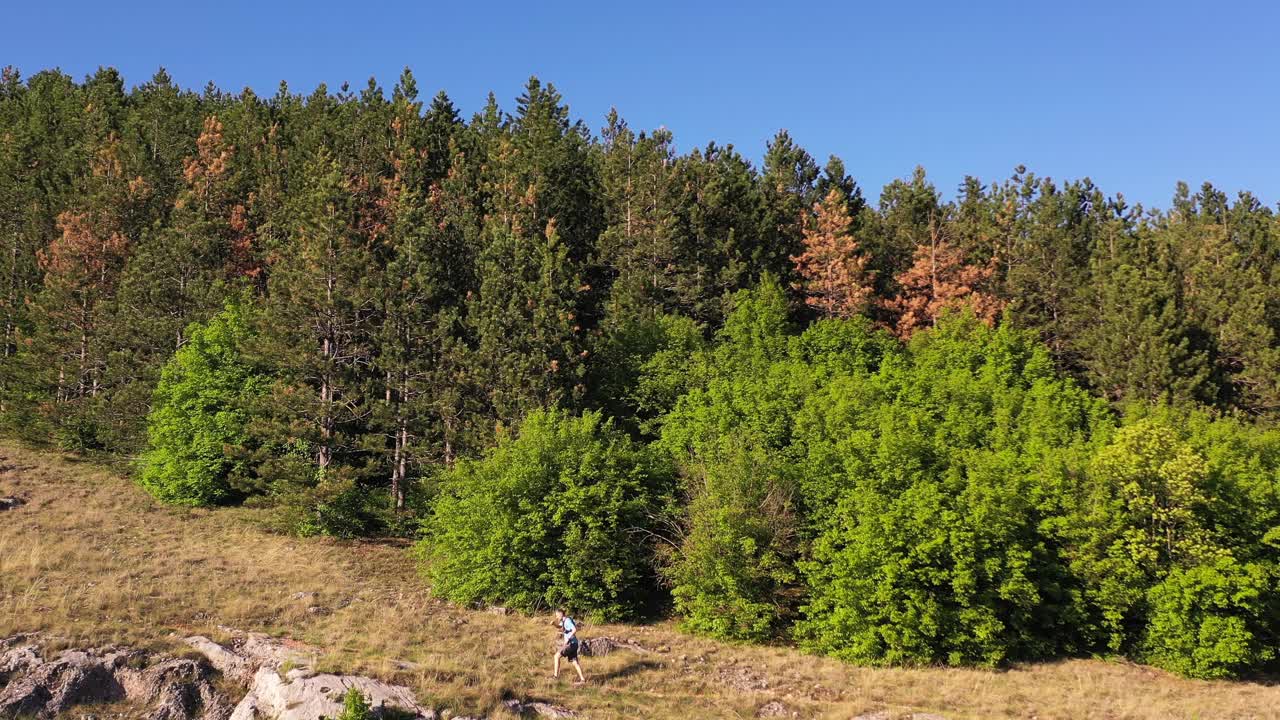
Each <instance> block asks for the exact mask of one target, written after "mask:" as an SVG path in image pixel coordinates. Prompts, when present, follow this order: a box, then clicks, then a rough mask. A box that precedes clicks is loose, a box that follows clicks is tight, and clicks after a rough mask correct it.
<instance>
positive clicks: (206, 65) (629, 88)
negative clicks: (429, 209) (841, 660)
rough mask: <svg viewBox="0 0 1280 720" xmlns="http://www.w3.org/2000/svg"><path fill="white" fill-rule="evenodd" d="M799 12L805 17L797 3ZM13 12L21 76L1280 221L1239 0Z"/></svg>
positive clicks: (1254, 57)
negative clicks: (406, 79) (1251, 212)
mask: <svg viewBox="0 0 1280 720" xmlns="http://www.w3.org/2000/svg"><path fill="white" fill-rule="evenodd" d="M789 4H790V3H787V5H789ZM796 5H797V8H796V9H783V6H784V3H765V2H761V3H756V2H733V3H731V2H720V3H692V2H691V3H679V2H666V1H665V0H649V1H647V2H639V3H610V2H591V3H563V2H535V1H533V0H529V1H527V2H516V3H509V2H499V1H496V0H490V1H488V2H465V1H464V2H449V3H434V2H377V1H375V0H369V1H367V2H363V3H329V2H323V1H318V0H317V1H314V2H307V3H280V2H269V1H268V0H259V1H258V2H239V1H230V2H199V3H195V2H163V3H162V2H128V1H127V0H126V1H124V2H118V3H106V2H101V1H100V0H97V1H95V2H81V1H79V0H76V1H73V2H57V3H55V2H40V1H39V0H25V1H24V0H17V1H16V2H13V3H9V4H8V7H7V8H6V9H5V11H4V13H3V25H2V26H0V64H13V65H16V66H18V68H19V69H20V70H22V72H23V73H24V75H25V74H30V73H32V72H34V71H36V70H39V69H43V68H50V67H60V68H62V69H63V70H64V71H66V72H68V73H70V74H72V75H73V76H75V77H77V78H80V77H82V76H83V75H85V74H86V73H89V72H91V71H93V70H94V69H95V68H96V67H97V66H98V65H114V66H115V67H117V68H119V69H120V71H121V72H122V73H124V75H125V78H126V80H127V81H128V82H129V83H130V84H131V85H132V84H137V83H141V82H143V81H145V80H146V79H147V78H149V77H150V76H151V75H152V73H153V72H154V71H155V70H156V68H157V67H159V66H161V65H163V66H164V67H166V68H167V69H168V70H169V71H170V73H171V74H172V75H173V76H174V77H175V78H176V79H177V80H178V82H180V83H181V84H183V85H184V86H188V87H194V88H200V87H203V85H204V84H205V83H206V82H208V81H210V80H212V81H213V82H215V83H217V84H218V85H219V86H221V87H222V88H224V89H230V90H238V89H240V88H242V87H244V86H250V87H252V88H254V89H255V90H256V91H258V92H260V93H266V94H270V93H272V92H274V90H275V88H276V86H277V85H278V83H279V81H280V80H281V79H284V80H287V81H288V82H289V84H290V86H291V87H292V88H293V89H294V90H295V91H303V92H307V91H310V90H311V89H313V88H314V87H315V85H316V84H317V83H319V82H322V81H323V82H327V83H329V84H330V86H331V87H334V88H336V87H337V86H338V85H340V84H341V83H342V82H343V81H344V80H345V81H350V82H351V84H352V85H353V86H354V87H357V88H359V87H363V85H364V83H365V82H366V81H367V80H368V78H369V76H370V75H374V76H377V77H378V79H379V80H380V81H381V82H382V83H383V85H384V86H385V87H387V88H389V87H390V86H391V85H392V84H393V83H394V82H395V79H396V77H397V76H398V74H399V72H400V69H401V68H402V67H404V66H405V65H408V66H410V67H412V68H413V70H414V72H415V74H416V75H417V77H418V83H419V87H420V89H421V91H422V93H423V94H424V95H428V96H429V95H430V94H432V93H434V92H435V91H436V90H437V89H440V88H443V89H445V90H446V91H448V92H449V94H450V95H451V96H452V97H453V98H454V101H455V102H456V103H457V104H458V105H459V106H460V107H461V108H462V109H463V111H464V112H465V113H466V114H467V115H468V116H469V115H470V113H471V112H473V111H475V110H476V109H478V108H479V107H480V106H481V105H482V104H483V101H484V98H485V96H486V94H487V93H488V92H489V91H490V90H493V91H494V92H496V93H497V95H498V97H499V99H500V101H501V102H502V104H503V106H504V108H507V109H511V108H513V107H514V98H515V97H516V96H517V95H518V94H519V90H520V86H521V85H522V84H523V83H524V81H525V80H526V78H527V77H528V76H529V75H530V74H536V75H538V76H539V77H541V78H542V79H543V80H546V81H550V82H553V83H554V84H555V85H556V86H557V87H558V88H559V89H560V90H561V92H562V94H563V95H564V96H565V98H566V100H567V101H568V102H569V104H570V107H571V109H572V111H573V114H574V115H575V116H576V117H582V118H584V119H586V121H587V122H588V124H589V125H590V126H591V127H592V128H594V129H598V128H599V127H600V126H601V124H602V122H603V117H604V115H605V113H606V112H607V111H608V109H609V107H610V106H611V105H614V106H617V107H618V109H619V111H620V112H621V113H622V114H623V116H624V117H626V118H627V120H628V121H629V122H630V123H631V125H632V126H633V127H636V128H646V127H655V126H658V125H665V126H667V127H668V128H670V129H671V130H672V131H673V132H674V133H675V136H676V141H677V143H678V146H679V148H680V150H681V151H684V150H688V149H689V148H691V147H693V146H695V145H701V144H704V143H706V142H707V141H708V140H713V139H714V140H716V141H718V142H721V143H733V144H734V145H736V146H737V147H738V148H739V149H740V150H741V151H742V152H744V153H745V154H746V155H747V156H748V157H751V158H753V159H758V158H759V157H760V156H761V155H762V153H763V148H764V143H765V141H766V140H767V139H768V138H769V137H771V136H772V135H773V133H774V132H776V131H777V130H778V129H779V128H787V129H788V130H790V131H791V133H792V135H793V136H794V137H795V138H796V139H797V140H798V141H799V142H800V143H801V144H802V145H803V146H804V147H805V148H807V149H808V150H809V152H810V153H812V154H813V155H814V156H815V157H817V158H818V159H819V162H820V163H821V162H822V161H824V160H825V158H826V156H827V155H828V154H831V153H835V154H838V155H840V156H841V157H843V158H844V159H845V161H846V164H847V166H848V168H849V170H850V172H851V173H852V174H853V175H854V176H855V177H856V178H857V179H858V181H859V182H860V183H861V184H862V185H863V187H864V188H866V190H867V192H868V194H869V195H870V196H871V197H876V196H877V195H878V191H879V188H880V187H881V186H882V185H883V184H884V183H885V182H887V181H888V180H890V179H892V178H894V177H900V176H904V175H908V174H909V173H910V172H911V169H912V168H913V167H914V166H915V165H916V164H922V165H924V166H925V167H926V169H927V170H928V171H929V174H930V177H931V178H932V179H933V180H934V182H935V183H937V185H938V186H939V187H940V188H941V189H942V190H943V192H944V194H945V195H947V196H951V195H953V194H954V191H955V188H956V186H957V185H958V183H959V182H960V181H961V179H962V178H963V177H964V176H965V175H966V174H972V175H976V176H978V177H979V178H981V179H983V180H984V181H988V182H989V181H991V180H993V179H1003V178H1005V177H1007V176H1008V174H1009V173H1010V171H1011V169H1012V168H1013V167H1014V166H1015V165H1017V164H1019V163H1024V164H1026V165H1027V167H1028V168H1029V169H1031V170H1032V171H1034V172H1036V173H1037V174H1039V175H1050V176H1053V177H1055V178H1075V177H1083V176H1089V177H1092V178H1093V179H1094V181H1095V182H1097V183H1098V184H1099V185H1100V186H1101V187H1102V188H1103V189H1104V190H1105V191H1107V192H1108V193H1115V192H1123V193H1124V194H1125V196H1126V197H1127V198H1128V199H1129V200H1130V201H1138V202H1142V203H1143V204H1144V205H1147V206H1152V205H1157V206H1161V207H1165V206H1167V205H1168V202H1169V198H1170V196H1171V195H1172V193H1173V187H1174V183H1175V182H1176V181H1177V180H1179V179H1183V180H1186V181H1188V182H1190V183H1191V184H1192V186H1193V187H1196V186H1198V185H1199V184H1200V183H1201V182H1202V181H1204V180H1206V179H1207V180H1210V181H1212V182H1214V183H1215V184H1216V185H1218V186H1219V187H1221V188H1223V189H1225V190H1227V191H1228V192H1231V193H1232V194H1234V192H1235V191H1236V190H1239V189H1249V190H1252V191H1253V192H1254V193H1255V194H1256V195H1258V196H1259V197H1260V198H1261V199H1262V200H1263V202H1265V203H1268V204H1273V205H1274V204H1275V203H1276V202H1277V201H1278V200H1280V5H1278V4H1277V3H1275V2H1263V1H1258V0H1237V1H1231V2H1223V1H1221V0H1219V1H1218V2H1203V1H1197V2H1185V1H1183V0H1176V1H1173V2H1125V1H1124V0H1110V1H1109V2H1094V1H1093V0H1084V1H1073V2H1063V1H1061V0H1060V1H1058V2H1053V3H1046V2H1037V1H1035V0H1023V1H1022V2H962V1H959V0H957V1H956V2H929V1H924V0H920V1H917V2H894V3H888V2H884V3H856V2H844V3H842V2H813V3H797V4H796Z"/></svg>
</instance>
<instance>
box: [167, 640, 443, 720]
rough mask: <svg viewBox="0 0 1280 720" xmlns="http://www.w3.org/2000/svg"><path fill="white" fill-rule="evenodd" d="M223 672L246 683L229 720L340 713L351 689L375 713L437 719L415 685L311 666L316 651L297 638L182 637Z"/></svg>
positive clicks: (303, 718)
mask: <svg viewBox="0 0 1280 720" xmlns="http://www.w3.org/2000/svg"><path fill="white" fill-rule="evenodd" d="M186 643H187V645H189V646H190V647H191V648H192V649H194V650H196V651H198V652H199V653H200V654H201V655H203V656H204V657H205V659H206V660H208V662H209V664H211V665H212V666H213V667H215V668H217V669H218V670H219V671H220V672H222V674H223V675H226V676H227V677H229V678H234V679H236V680H238V681H240V682H241V683H243V684H244V685H246V686H247V687H248V689H249V692H248V693H247V694H246V695H245V696H244V698H243V699H242V700H241V701H240V703H239V704H238V705H236V708H235V710H234V711H233V712H232V714H231V718H232V720H318V719H319V718H322V717H330V718H332V717H337V716H338V715H340V714H341V713H342V699H343V696H345V695H346V694H347V692H348V691H349V690H351V689H353V688H354V689H355V690H357V691H359V692H360V693H361V694H362V695H364V697H365V699H366V700H367V701H368V702H369V705H370V707H371V708H372V711H373V714H374V715H375V716H376V717H383V716H389V715H393V714H394V715H395V716H396V717H411V718H422V719H423V720H436V717H437V715H436V712H435V711H434V710H432V709H431V708H427V707H423V706H422V705H419V704H418V701H417V699H416V698H415V697H414V694H413V691H411V690H410V689H409V688H406V687H402V686H400V685H391V684H388V683H384V682H382V681H380V680H375V679H373V678H369V677H364V676H362V675H334V674H330V673H317V672H315V671H314V670H312V667H311V666H312V665H313V664H314V662H315V661H314V658H315V656H316V654H317V653H316V652H315V651H314V650H313V649H312V648H308V647H306V646H304V645H301V644H299V643H291V642H289V641H286V640H277V639H273V638H269V637H267V636H266V635H261V634H257V633H236V634H235V635H234V636H233V639H232V641H231V642H230V643H229V646H228V645H220V644H218V643H215V642H213V641H212V640H210V639H209V638H207V637H204V636H202V635H196V636H193V637H189V638H187V639H186Z"/></svg>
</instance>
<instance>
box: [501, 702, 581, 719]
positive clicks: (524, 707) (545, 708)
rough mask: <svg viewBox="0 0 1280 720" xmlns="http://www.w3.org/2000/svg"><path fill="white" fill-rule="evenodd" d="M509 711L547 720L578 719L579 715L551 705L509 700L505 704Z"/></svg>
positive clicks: (565, 708) (567, 709)
mask: <svg viewBox="0 0 1280 720" xmlns="http://www.w3.org/2000/svg"><path fill="white" fill-rule="evenodd" d="M503 705H505V706H506V708H507V709H508V710H510V711H511V712H513V713H515V714H516V715H537V716H538V717H545V718H572V717H577V716H578V713H576V712H574V711H572V710H570V709H569V708H567V707H561V706H559V705H552V704H551V703H545V702H538V701H536V700H535V701H528V702H522V701H520V700H507V701H505V702H504V703H503Z"/></svg>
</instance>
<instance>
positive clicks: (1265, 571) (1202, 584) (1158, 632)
mask: <svg viewBox="0 0 1280 720" xmlns="http://www.w3.org/2000/svg"><path fill="white" fill-rule="evenodd" d="M1277 579H1280V578H1278V577H1277V574H1276V572H1275V568H1274V566H1271V567H1267V566H1264V565H1259V564H1255V563H1246V564H1241V563H1239V562H1237V561H1236V560H1235V559H1234V558H1232V557H1230V556H1223V557H1220V558H1218V559H1217V560H1215V561H1214V562H1212V563H1205V564H1201V565H1195V566H1193V567H1190V568H1186V569H1183V568H1175V569H1174V570H1173V571H1171V572H1170V573H1169V575H1168V576H1167V577H1166V578H1165V579H1164V580H1163V581H1162V582H1161V583H1160V584H1158V585H1156V586H1155V587H1153V588H1151V590H1150V591H1149V592H1148V602H1149V603H1150V607H1151V617H1150V620H1149V624H1148V627H1147V631H1146V637H1145V639H1144V645H1143V651H1144V654H1145V659H1146V660H1147V661H1149V662H1151V663H1152V664H1154V665H1159V666H1161V667H1164V668H1166V669H1168V670H1173V671H1174V672H1178V673H1181V674H1183V675H1187V676H1190V677H1198V678H1227V677H1236V676H1238V675H1241V674H1245V673H1248V672H1250V671H1257V670H1259V669H1261V668H1264V667H1266V666H1267V665H1268V664H1270V663H1271V662H1273V661H1274V660H1275V659H1276V641H1277V640H1278V639H1280V637H1278V636H1277V630H1280V607H1277V605H1278V604H1280V600H1277V598H1276V597H1275V587H1276V581H1277Z"/></svg>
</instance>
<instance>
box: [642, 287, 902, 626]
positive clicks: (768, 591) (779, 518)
mask: <svg viewBox="0 0 1280 720" xmlns="http://www.w3.org/2000/svg"><path fill="white" fill-rule="evenodd" d="M787 315H788V306H787V302H786V298H785V295H784V294H783V293H782V290H781V288H780V287H779V286H778V285H777V283H775V282H772V281H771V280H768V279H766V280H765V281H764V282H763V283H761V285H760V287H759V288H757V289H756V290H755V291H751V292H742V293H739V294H738V295H737V296H735V297H734V300H733V311H732V313H731V314H730V316H729V318H728V320H727V321H726V323H725V327H724V329H723V330H722V331H721V332H720V333H719V334H718V337H717V340H718V343H717V345H716V346H715V347H714V349H710V350H705V351H703V352H701V353H698V354H695V355H694V356H693V357H692V358H691V359H689V360H687V361H686V362H687V363H688V365H690V366H691V367H692V368H693V369H692V370H690V371H688V372H686V373H685V374H684V375H685V376H686V377H691V378H695V379H696V382H694V383H693V384H692V385H691V387H690V389H689V390H688V391H687V392H686V393H685V394H684V395H683V396H682V397H680V399H679V400H678V401H677V402H676V403H675V404H674V408H673V410H672V412H670V413H668V414H667V415H666V416H665V417H664V418H662V439H661V441H660V443H659V444H660V446H661V447H663V448H664V449H665V450H666V451H667V452H668V453H669V454H670V455H671V456H672V457H673V458H674V459H675V461H676V463H677V465H678V467H679V469H680V477H681V480H682V488H683V492H684V499H685V502H684V504H683V506H682V507H683V513H682V516H681V533H680V537H679V540H680V542H679V547H678V550H677V551H675V552H673V553H671V554H669V555H668V556H667V563H666V574H667V577H668V578H669V580H670V581H671V584H672V594H673V596H674V599H675V603H676V610H677V611H678V612H679V613H680V615H681V622H682V623H683V625H684V626H685V627H686V628H688V629H690V630H693V631H695V632H701V633H705V634H708V635H712V636H716V637H724V638H734V639H761V638H765V637H769V636H772V635H776V634H777V633H778V632H779V631H780V630H782V629H783V628H784V627H785V625H786V624H787V623H788V622H790V620H791V619H792V617H793V616H794V613H795V609H796V604H797V600H798V597H799V596H798V591H799V583H798V574H797V572H796V569H795V561H796V560H797V559H798V558H799V557H800V554H801V547H802V540H803V538H802V536H801V530H802V527H801V525H802V523H801V520H802V516H801V515H800V512H799V511H800V503H801V497H800V496H799V494H798V492H797V490H798V482H799V476H798V472H797V471H798V469H799V468H798V465H797V464H796V462H795V461H794V453H793V447H792V436H793V431H794V428H795V424H796V414H797V412H798V411H799V410H800V409H801V408H802V407H803V406H804V403H805V401H806V398H808V397H809V396H810V395H811V394H813V393H814V392H815V391H816V390H817V389H818V388H819V387H820V386H821V384H822V383H823V382H824V381H825V380H826V379H828V378H829V377H831V376H833V375H838V374H847V373H862V374H865V373H866V372H869V370H870V369H872V368H875V367H877V366H878V365H879V363H880V362H881V361H882V359H883V357H884V356H885V355H888V354H891V353H892V352H894V349H895V348H896V342H895V341H893V340H892V339H890V338H888V337H887V336H886V335H884V334H883V333H877V332H874V331H873V330H872V329H871V328H870V327H869V325H868V324H867V323H866V322H865V321H863V320H861V319H859V320H852V321H826V322H820V323H816V324H814V325H812V326H811V327H810V328H809V329H808V330H806V331H805V332H804V333H802V334H800V335H793V334H791V328H790V324H789V323H788V320H787ZM652 375H653V373H650V375H649V376H647V377H651V376H652ZM647 377H646V379H645V380H642V383H643V382H645V381H646V380H647Z"/></svg>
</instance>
